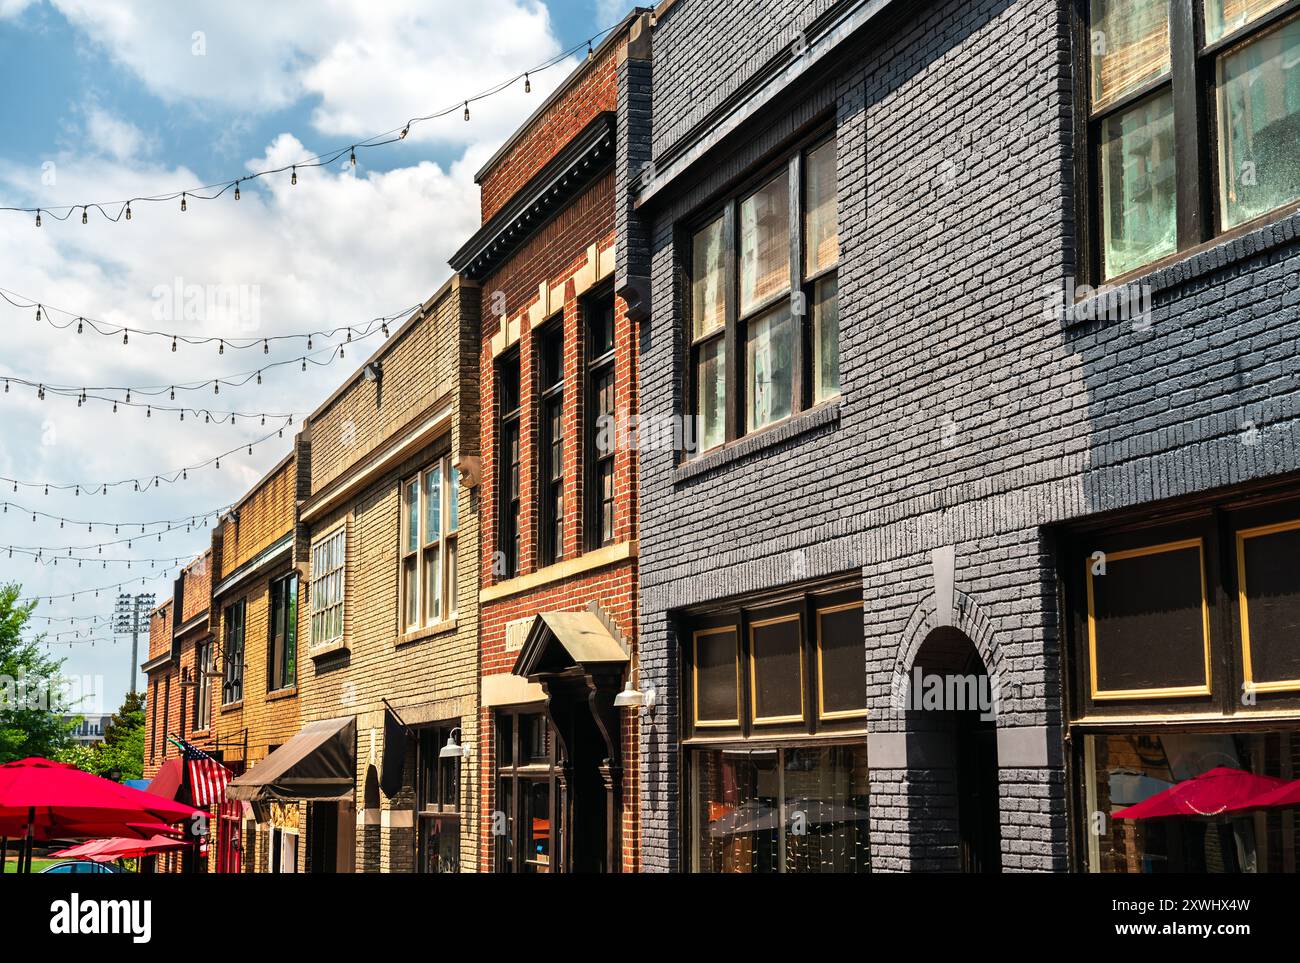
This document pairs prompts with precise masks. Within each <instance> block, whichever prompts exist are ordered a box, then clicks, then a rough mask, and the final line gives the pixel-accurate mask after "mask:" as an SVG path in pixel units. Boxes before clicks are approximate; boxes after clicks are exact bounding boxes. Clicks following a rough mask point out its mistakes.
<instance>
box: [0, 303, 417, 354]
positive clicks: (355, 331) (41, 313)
mask: <svg viewBox="0 0 1300 963" xmlns="http://www.w3.org/2000/svg"><path fill="white" fill-rule="evenodd" d="M0 301H4V302H6V303H7V304H9V305H11V306H13V307H15V308H19V309H21V310H24V311H28V310H31V309H32V308H35V309H36V320H37V321H44V322H45V323H46V324H48V325H49V326H50V327H52V328H54V329H56V330H58V331H66V330H67V329H68V328H71V327H72V325H73V324H76V326H77V333H78V334H83V333H84V332H85V327H86V326H87V325H89V326H90V329H91V331H93V332H94V333H95V334H98V335H102V336H104V337H108V338H115V337H117V336H118V335H119V334H120V335H122V336H123V338H124V339H126V343H127V344H129V343H130V341H129V337H130V335H133V334H134V335H137V336H139V337H145V338H165V339H168V340H170V341H171V342H172V350H173V351H175V350H176V347H177V345H181V344H184V345H188V346H193V345H200V344H216V345H218V353H224V352H225V349H226V348H230V349H231V350H232V351H244V350H246V349H248V348H256V347H258V346H259V345H261V347H262V352H263V354H270V351H271V342H273V341H274V342H280V341H294V340H303V339H306V340H307V342H308V345H307V349H308V350H309V351H310V350H311V344H310V342H311V340H312V338H324V339H326V340H328V339H330V338H335V337H338V336H339V335H340V334H343V333H345V332H346V334H347V340H348V342H351V341H352V339H353V338H354V337H355V338H357V339H358V340H360V339H362V338H367V337H369V336H370V335H372V334H374V333H375V331H383V332H384V336H385V337H387V336H388V327H389V325H392V324H397V323H400V322H401V321H403V320H405V319H406V318H407V317H409V316H410V315H411V314H413V313H415V312H416V311H418V310H419V309H420V307H421V305H418V304H416V305H413V306H411V307H409V308H404V309H403V310H401V311H398V312H396V313H394V314H390V315H382V316H380V317H376V318H371V319H370V320H369V321H366V322H360V321H358V322H355V323H353V324H343V325H337V326H335V327H333V328H323V329H321V330H319V331H299V332H294V333H292V334H268V335H264V336H254V335H249V336H247V337H233V338H226V337H221V336H218V335H197V334H180V333H179V332H175V331H161V330H158V329H154V328H137V327H134V326H132V325H122V324H109V323H108V322H107V321H102V320H99V319H97V318H92V317H90V316H89V315H85V314H77V313H74V312H72V311H69V310H68V309H67V308H60V307H57V306H55V305H52V304H50V303H49V302H47V301H40V300H37V299H35V298H33V297H31V295H28V294H19V293H18V292H17V291H12V290H10V289H9V288H4V287H0ZM52 314H59V315H62V316H63V317H66V318H67V319H68V320H67V321H66V322H64V323H62V324H61V323H59V322H58V321H56V320H55V319H54V318H53V317H52V316H51V315H52Z"/></svg>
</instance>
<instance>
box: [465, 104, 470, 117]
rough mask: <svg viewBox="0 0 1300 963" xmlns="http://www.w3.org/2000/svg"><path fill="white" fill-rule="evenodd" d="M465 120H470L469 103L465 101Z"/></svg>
mask: <svg viewBox="0 0 1300 963" xmlns="http://www.w3.org/2000/svg"><path fill="white" fill-rule="evenodd" d="M465 119H466V120H469V101H468V100H467V101H465Z"/></svg>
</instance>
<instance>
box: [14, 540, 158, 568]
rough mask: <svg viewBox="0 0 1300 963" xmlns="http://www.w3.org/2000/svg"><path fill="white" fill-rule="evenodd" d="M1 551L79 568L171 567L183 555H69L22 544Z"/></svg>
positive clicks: (38, 560)
mask: <svg viewBox="0 0 1300 963" xmlns="http://www.w3.org/2000/svg"><path fill="white" fill-rule="evenodd" d="M0 552H7V553H8V557H9V558H13V557H14V553H15V552H17V553H18V554H19V555H23V556H27V557H30V558H31V559H32V561H34V562H36V563H37V564H40V565H48V566H52V567H54V568H57V567H58V565H59V562H76V563H77V568H81V566H82V564H83V563H85V562H90V563H91V564H92V565H94V564H98V565H100V566H101V567H102V568H108V566H110V565H125V566H126V567H127V568H128V569H129V568H130V567H131V566H132V565H145V564H148V566H149V567H150V568H157V567H158V565H159V564H162V565H166V566H167V567H169V568H172V567H175V566H177V565H180V564H181V557H180V556H176V555H169V556H166V557H165V558H99V557H96V556H93V555H91V556H82V555H73V554H72V552H71V550H69V552H68V554H67V555H62V554H59V553H57V552H54V551H45V550H43V549H42V548H41V547H40V546H31V547H26V546H22V545H0Z"/></svg>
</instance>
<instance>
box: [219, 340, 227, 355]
mask: <svg viewBox="0 0 1300 963" xmlns="http://www.w3.org/2000/svg"><path fill="white" fill-rule="evenodd" d="M225 353H226V342H225V339H223V338H218V339H217V354H225Z"/></svg>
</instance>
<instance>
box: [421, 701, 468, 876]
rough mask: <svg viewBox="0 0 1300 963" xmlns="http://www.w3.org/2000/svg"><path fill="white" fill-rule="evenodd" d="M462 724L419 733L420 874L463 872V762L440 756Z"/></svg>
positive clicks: (458, 722) (442, 725)
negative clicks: (461, 845) (461, 824)
mask: <svg viewBox="0 0 1300 963" xmlns="http://www.w3.org/2000/svg"><path fill="white" fill-rule="evenodd" d="M459 725H460V721H459V720H456V721H454V722H446V723H441V724H439V725H434V726H425V727H423V728H421V729H420V730H419V744H418V770H419V780H418V785H417V786H416V792H417V798H416V816H417V818H418V820H419V834H418V836H417V846H418V849H419V858H418V860H417V862H416V868H417V871H418V872H421V873H458V872H460V763H461V760H460V759H458V758H452V759H443V758H441V756H440V755H439V753H440V752H441V750H442V747H443V746H445V745H446V744H447V739H448V737H449V736H450V735H451V732H452V730H453V729H456V728H458V727H459Z"/></svg>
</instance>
